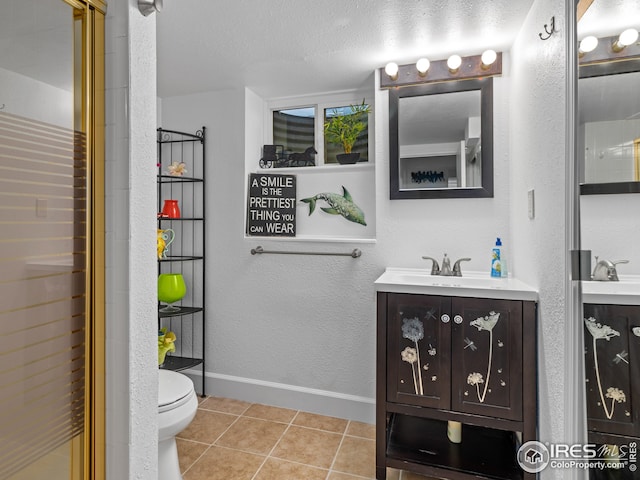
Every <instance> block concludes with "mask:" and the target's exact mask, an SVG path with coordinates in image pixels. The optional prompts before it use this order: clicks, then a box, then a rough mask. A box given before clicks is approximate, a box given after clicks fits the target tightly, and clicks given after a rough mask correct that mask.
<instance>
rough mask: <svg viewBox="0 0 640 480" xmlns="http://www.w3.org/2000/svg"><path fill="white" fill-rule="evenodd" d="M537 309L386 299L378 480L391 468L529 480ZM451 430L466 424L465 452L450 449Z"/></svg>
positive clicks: (381, 300)
mask: <svg viewBox="0 0 640 480" xmlns="http://www.w3.org/2000/svg"><path fill="white" fill-rule="evenodd" d="M534 305H535V304H534V303H533V302H526V301H520V300H496V299H483V298H462V297H447V296H433V295H415V294H403V293H384V292H379V293H378V297H377V312H378V313H377V315H378V318H377V322H378V343H377V349H378V354H377V371H378V387H377V419H376V424H377V434H376V435H377V438H376V440H377V453H376V467H377V468H376V474H377V479H378V480H383V479H385V478H386V468H387V467H388V466H390V467H395V468H401V469H404V470H410V471H414V472H416V473H420V474H423V475H430V476H435V477H443V478H460V479H462V478H493V479H500V478H505V479H524V478H529V477H528V475H529V474H525V473H524V472H523V471H522V469H521V468H520V467H519V465H518V462H517V450H518V448H519V446H520V445H521V443H522V442H526V441H529V440H534V439H535V438H536V395H535V389H536V369H535V365H536V361H535V358H536V353H535V348H536V347H535V343H536V342H535V338H536V337H535V335H536V334H535V332H536V330H535V306H534ZM448 421H455V422H461V423H462V441H461V443H452V442H451V441H449V439H448V437H447V422H448ZM531 478H533V477H531Z"/></svg>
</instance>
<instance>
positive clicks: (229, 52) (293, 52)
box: [157, 0, 542, 98]
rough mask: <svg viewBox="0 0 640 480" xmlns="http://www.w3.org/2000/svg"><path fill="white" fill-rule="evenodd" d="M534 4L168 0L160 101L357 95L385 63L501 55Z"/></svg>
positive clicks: (161, 24) (162, 22)
mask: <svg viewBox="0 0 640 480" xmlns="http://www.w3.org/2000/svg"><path fill="white" fill-rule="evenodd" d="M531 3H532V0H517V1H514V0H466V1H461V0H268V1H267V0H206V1H203V0H179V1H178V0H167V1H165V2H164V9H163V10H162V12H160V13H159V14H157V15H158V16H157V22H158V29H157V35H158V95H159V96H160V97H171V96H177V95H186V94H191V93H196V92H203V91H212V90H219V89H226V88H232V87H237V86H238V85H244V86H247V87H249V88H251V89H252V90H253V91H255V92H256V93H257V94H258V95H260V96H262V97H264V98H274V97H281V96H292V95H304V94H308V93H317V92H327V91H339V90H349V89H354V88H359V87H362V86H364V85H367V84H368V85H370V83H369V82H370V79H371V75H372V72H373V71H374V70H375V69H376V68H379V67H381V66H384V65H385V63H387V62H388V61H391V60H393V61H396V62H398V63H400V64H402V63H413V62H415V61H416V60H417V59H418V58H419V57H420V56H428V57H429V58H431V59H433V60H437V59H442V58H446V57H447V56H449V55H450V54H452V53H459V54H462V55H465V54H478V53H481V52H482V51H483V50H484V49H486V48H494V49H495V50H506V49H508V48H509V47H510V45H511V44H512V42H513V40H514V38H515V36H516V35H517V32H518V30H519V28H520V26H521V25H522V23H523V21H524V19H525V17H526V15H527V12H528V11H529V8H530V6H531ZM541 28H542V26H541Z"/></svg>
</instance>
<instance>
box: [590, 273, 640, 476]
mask: <svg viewBox="0 0 640 480" xmlns="http://www.w3.org/2000/svg"><path fill="white" fill-rule="evenodd" d="M583 289H584V290H585V293H584V301H585V303H584V307H583V308H584V366H585V368H584V374H585V392H586V405H587V430H588V441H589V443H591V444H595V445H596V448H598V452H605V451H606V452H608V454H609V455H611V457H613V458H615V459H619V460H620V461H621V462H622V463H623V464H624V465H625V467H624V468H623V469H621V470H618V471H616V469H604V470H603V469H592V470H590V472H589V478H590V479H591V480H600V479H609V478H616V479H627V478H628V479H632V478H636V476H635V475H637V472H636V471H635V470H634V469H635V468H636V464H637V461H638V459H637V453H636V452H635V451H634V450H637V448H638V444H639V443H640V409H639V408H638V405H637V403H638V402H639V401H640V364H638V361H637V359H638V357H639V355H640V305H639V304H638V292H639V291H640V281H639V280H637V279H636V280H635V283H633V282H627V281H620V282H584V284H583ZM601 449H602V450H601Z"/></svg>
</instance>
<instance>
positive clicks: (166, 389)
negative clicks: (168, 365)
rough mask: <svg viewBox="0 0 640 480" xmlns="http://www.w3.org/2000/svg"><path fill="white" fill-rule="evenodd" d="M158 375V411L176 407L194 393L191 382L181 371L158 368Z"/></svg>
mask: <svg viewBox="0 0 640 480" xmlns="http://www.w3.org/2000/svg"><path fill="white" fill-rule="evenodd" d="M158 377H159V378H158V384H159V386H158V413H163V412H167V411H169V410H173V409H175V408H178V407H180V406H182V405H184V404H185V403H187V402H189V400H190V399H191V397H192V396H194V395H195V390H194V388H193V382H192V381H191V379H190V378H189V377H187V376H186V375H183V374H182V373H178V372H174V371H172V370H162V369H160V370H158Z"/></svg>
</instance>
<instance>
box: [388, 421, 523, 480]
mask: <svg viewBox="0 0 640 480" xmlns="http://www.w3.org/2000/svg"><path fill="white" fill-rule="evenodd" d="M517 449H518V444H517V441H516V436H515V433H514V432H505V431H502V430H494V429H490V428H484V427H475V426H472V425H463V427H462V443H458V444H456V443H452V442H450V441H449V439H448V438H447V422H445V421H440V420H432V419H427V418H418V417H413V416H409V415H400V414H393V415H392V417H391V420H390V427H389V440H388V443H387V458H389V459H394V460H399V461H401V462H408V463H413V464H418V465H426V466H429V467H435V468H439V469H443V470H449V471H455V472H458V473H464V474H469V475H470V476H471V475H472V476H478V477H479V478H491V479H497V480H501V479H509V480H522V479H523V478H524V475H523V471H522V469H521V468H520V467H519V466H518V463H517V460H516V452H517ZM474 478H475V477H474Z"/></svg>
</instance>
